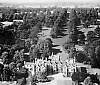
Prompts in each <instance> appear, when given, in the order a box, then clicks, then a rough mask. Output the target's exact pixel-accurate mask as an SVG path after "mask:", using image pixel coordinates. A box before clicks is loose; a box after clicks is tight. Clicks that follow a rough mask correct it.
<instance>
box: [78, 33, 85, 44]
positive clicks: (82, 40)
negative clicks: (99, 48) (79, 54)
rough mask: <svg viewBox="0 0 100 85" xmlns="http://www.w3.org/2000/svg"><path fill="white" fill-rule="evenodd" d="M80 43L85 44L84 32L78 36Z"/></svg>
mask: <svg viewBox="0 0 100 85" xmlns="http://www.w3.org/2000/svg"><path fill="white" fill-rule="evenodd" d="M78 42H80V43H82V44H84V43H85V35H84V33H83V32H81V33H80V34H78Z"/></svg>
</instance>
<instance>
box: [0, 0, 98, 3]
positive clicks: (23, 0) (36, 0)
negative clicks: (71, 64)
mask: <svg viewBox="0 0 100 85" xmlns="http://www.w3.org/2000/svg"><path fill="white" fill-rule="evenodd" d="M98 1H99V0H95V1H94V0H0V2H6V3H28V2H32V3H44V2H45V3H51V2H81V3H85V2H90V3H91V2H92V3H93V2H98Z"/></svg>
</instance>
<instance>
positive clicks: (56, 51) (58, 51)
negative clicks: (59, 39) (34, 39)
mask: <svg viewBox="0 0 100 85" xmlns="http://www.w3.org/2000/svg"><path fill="white" fill-rule="evenodd" d="M52 51H53V53H54V55H56V54H57V53H61V52H62V51H60V49H56V48H53V49H52Z"/></svg>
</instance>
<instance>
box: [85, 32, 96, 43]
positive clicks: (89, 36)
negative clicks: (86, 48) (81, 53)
mask: <svg viewBox="0 0 100 85" xmlns="http://www.w3.org/2000/svg"><path fill="white" fill-rule="evenodd" d="M95 37H96V36H95V32H94V31H88V33H87V36H86V38H87V41H88V43H92V42H93V41H94V39H95Z"/></svg>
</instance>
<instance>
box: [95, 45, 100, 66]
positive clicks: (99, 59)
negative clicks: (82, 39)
mask: <svg viewBox="0 0 100 85" xmlns="http://www.w3.org/2000/svg"><path fill="white" fill-rule="evenodd" d="M95 53H96V60H97V64H98V67H99V68H100V64H99V62H100V46H97V47H96V48H95Z"/></svg>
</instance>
